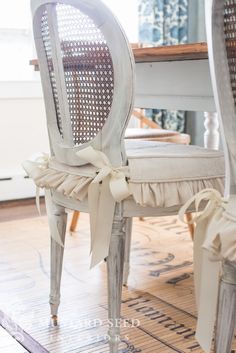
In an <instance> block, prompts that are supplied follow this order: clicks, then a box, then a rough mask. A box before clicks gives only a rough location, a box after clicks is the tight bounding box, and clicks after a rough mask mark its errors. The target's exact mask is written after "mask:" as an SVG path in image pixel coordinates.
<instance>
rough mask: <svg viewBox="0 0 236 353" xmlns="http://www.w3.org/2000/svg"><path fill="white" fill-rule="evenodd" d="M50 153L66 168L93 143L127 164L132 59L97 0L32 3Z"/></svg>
mask: <svg viewBox="0 0 236 353" xmlns="http://www.w3.org/2000/svg"><path fill="white" fill-rule="evenodd" d="M31 9H32V17H33V29H34V38H35V45H36V50H37V55H38V61H39V68H40V74H41V81H42V87H43V93H44V101H45V107H46V116H47V125H48V133H49V139H50V144H51V152H52V154H53V155H55V157H56V158H57V159H58V160H59V161H61V162H63V163H66V164H68V165H82V164H85V162H84V161H83V160H80V159H79V158H78V156H77V155H76V152H77V151H79V150H80V149H82V148H85V147H87V146H89V145H92V146H93V147H94V148H95V149H98V150H101V151H103V152H104V153H106V155H107V156H108V158H110V160H111V162H112V164H113V165H115V166H117V165H121V164H125V162H126V161H125V152H124V142H123V136H124V132H125V128H126V126H127V123H128V119H129V117H130V113H131V112H132V107H133V94H134V89H133V87H134V60H133V54H132V51H131V49H130V46H129V43H128V41H127V38H126V36H125V34H124V32H123V30H122V28H121V26H120V24H119V23H118V21H117V20H116V18H115V17H114V16H113V14H112V13H111V11H110V10H109V9H108V8H107V7H106V6H105V5H104V4H103V3H102V2H101V1H100V0H31Z"/></svg>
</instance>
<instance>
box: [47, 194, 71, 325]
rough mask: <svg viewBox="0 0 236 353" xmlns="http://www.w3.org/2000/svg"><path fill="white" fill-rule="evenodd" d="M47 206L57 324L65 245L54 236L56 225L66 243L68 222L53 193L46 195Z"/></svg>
mask: <svg viewBox="0 0 236 353" xmlns="http://www.w3.org/2000/svg"><path fill="white" fill-rule="evenodd" d="M46 207H47V213H48V217H49V227H50V232H51V277H50V282H51V283H50V301H49V303H50V307H51V317H52V323H53V325H55V326H56V325H57V312H58V307H59V304H60V285H61V274H62V263H63V254H64V246H61V245H60V244H58V242H57V241H56V240H55V238H56V237H57V236H56V235H55V236H53V232H55V227H54V226H53V224H54V225H56V228H57V230H58V234H59V236H60V239H61V243H62V244H63V245H64V244H65V234H66V223H67V214H66V212H65V208H64V207H61V206H59V205H57V204H55V203H54V202H53V200H52V197H51V195H47V196H46Z"/></svg>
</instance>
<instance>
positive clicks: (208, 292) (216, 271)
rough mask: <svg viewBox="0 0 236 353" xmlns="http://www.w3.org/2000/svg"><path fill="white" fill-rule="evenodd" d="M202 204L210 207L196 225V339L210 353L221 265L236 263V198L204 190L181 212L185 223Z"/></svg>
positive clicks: (199, 216) (198, 217) (199, 217)
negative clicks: (192, 209)
mask: <svg viewBox="0 0 236 353" xmlns="http://www.w3.org/2000/svg"><path fill="white" fill-rule="evenodd" d="M202 201H205V202H207V204H206V206H205V208H204V210H203V211H202V212H201V213H199V214H198V215H197V216H196V217H195V218H194V219H193V221H192V222H196V229H195V235H194V281H195V293H196V302H197V306H198V323H197V330H196V339H197V340H198V342H199V344H200V345H201V347H202V348H203V350H204V351H205V352H207V353H208V352H210V350H211V342H212V338H213V332H214V324H215V319H216V310H217V301H218V292H219V275H220V272H221V262H222V261H223V260H229V261H235V260H236V197H231V198H230V199H225V198H223V197H221V195H220V193H219V192H218V191H216V190H214V189H205V190H202V191H200V192H199V193H198V194H196V195H195V196H194V197H192V198H191V199H190V200H189V201H188V202H187V203H186V204H185V205H184V206H183V207H182V208H181V209H180V212H179V216H180V218H181V219H182V220H183V218H184V214H185V213H186V211H187V209H188V208H189V206H190V205H191V204H192V203H193V202H195V208H196V211H197V212H198V211H199V206H200V204H201V202H202ZM232 281H233V280H232Z"/></svg>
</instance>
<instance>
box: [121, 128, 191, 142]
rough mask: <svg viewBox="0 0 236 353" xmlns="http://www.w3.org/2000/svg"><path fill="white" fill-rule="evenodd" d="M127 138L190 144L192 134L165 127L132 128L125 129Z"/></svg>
mask: <svg viewBox="0 0 236 353" xmlns="http://www.w3.org/2000/svg"><path fill="white" fill-rule="evenodd" d="M125 139H141V140H147V141H160V142H172V143H181V144H185V145H188V144H189V143H190V135H188V134H182V133H179V132H178V131H172V130H164V129H145V128H131V129H126V130H125Z"/></svg>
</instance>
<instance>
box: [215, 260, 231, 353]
mask: <svg viewBox="0 0 236 353" xmlns="http://www.w3.org/2000/svg"><path fill="white" fill-rule="evenodd" d="M235 324H236V268H235V267H233V266H232V264H230V263H225V264H224V265H223V277H222V280H221V282H220V293H219V301H218V315H217V325H216V335H215V352H216V353H230V352H231V346H232V340H233V335H234V329H235Z"/></svg>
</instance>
